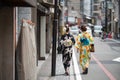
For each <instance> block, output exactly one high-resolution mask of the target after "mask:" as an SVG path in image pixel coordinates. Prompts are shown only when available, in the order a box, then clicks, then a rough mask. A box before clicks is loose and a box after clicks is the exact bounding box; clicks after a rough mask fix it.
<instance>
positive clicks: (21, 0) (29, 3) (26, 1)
mask: <svg viewBox="0 0 120 80" xmlns="http://www.w3.org/2000/svg"><path fill="white" fill-rule="evenodd" d="M0 6H21V7H35V6H36V0H2V1H0Z"/></svg>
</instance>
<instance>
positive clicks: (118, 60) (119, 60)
mask: <svg viewBox="0 0 120 80" xmlns="http://www.w3.org/2000/svg"><path fill="white" fill-rule="evenodd" d="M112 61H117V62H120V57H118V58H115V59H113V60H112Z"/></svg>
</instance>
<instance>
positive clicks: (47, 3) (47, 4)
mask: <svg viewBox="0 0 120 80" xmlns="http://www.w3.org/2000/svg"><path fill="white" fill-rule="evenodd" d="M41 3H42V5H44V6H46V7H54V4H53V3H51V2H47V1H46V0H42V2H41Z"/></svg>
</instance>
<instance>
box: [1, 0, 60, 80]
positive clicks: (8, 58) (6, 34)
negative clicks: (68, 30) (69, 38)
mask: <svg viewBox="0 0 120 80" xmlns="http://www.w3.org/2000/svg"><path fill="white" fill-rule="evenodd" d="M58 5H59V4H58ZM53 8H54V1H53V0H47V1H46V0H20V1H19V0H12V1H11V0H2V1H1V2H0V26H1V27H0V70H1V71H0V80H36V79H37V70H38V67H39V66H38V64H39V63H38V62H39V60H46V54H47V53H50V49H51V45H52V27H53V24H52V23H53V17H54V16H53V14H54V12H52V9H53ZM23 19H24V20H28V21H31V22H32V23H34V24H35V27H34V31H33V33H34V34H32V35H30V36H34V39H32V40H33V41H32V42H31V43H30V40H31V39H30V37H28V36H26V37H25V35H27V34H28V33H26V31H25V30H27V31H28V30H29V29H25V28H23V22H22V20H23ZM30 29H31V28H30ZM23 31H24V32H23ZM23 34H24V35H23ZM21 36H22V38H21ZM23 37H24V38H23ZM25 40H27V42H26V43H25V42H24V41H25ZM28 45H31V47H29V46H28ZM32 47H34V52H33V53H31V51H32V50H33V48H32ZM23 53H25V54H23ZM22 54H23V55H22ZM28 54H29V56H27V55H28ZM26 64H27V65H26ZM22 73H24V74H22Z"/></svg>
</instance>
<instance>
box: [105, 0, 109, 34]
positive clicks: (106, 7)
mask: <svg viewBox="0 0 120 80" xmlns="http://www.w3.org/2000/svg"><path fill="white" fill-rule="evenodd" d="M107 9H108V6H107V0H105V32H107V24H108V23H107V22H108V20H107Z"/></svg>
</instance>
